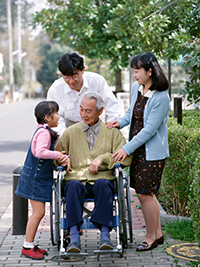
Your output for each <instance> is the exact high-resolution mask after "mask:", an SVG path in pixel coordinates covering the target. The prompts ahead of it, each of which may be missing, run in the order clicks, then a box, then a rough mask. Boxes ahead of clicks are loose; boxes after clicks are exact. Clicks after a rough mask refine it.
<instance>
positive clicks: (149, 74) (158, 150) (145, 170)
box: [107, 52, 170, 251]
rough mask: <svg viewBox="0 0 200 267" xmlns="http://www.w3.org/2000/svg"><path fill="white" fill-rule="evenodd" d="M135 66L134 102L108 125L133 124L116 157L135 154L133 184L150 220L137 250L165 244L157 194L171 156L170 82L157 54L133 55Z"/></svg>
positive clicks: (121, 126) (131, 175) (132, 171)
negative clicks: (168, 133) (122, 114)
mask: <svg viewBox="0 0 200 267" xmlns="http://www.w3.org/2000/svg"><path fill="white" fill-rule="evenodd" d="M131 67H132V69H133V71H134V74H133V77H134V78H135V80H136V82H135V83H134V84H133V86H132V91H131V105H130V107H129V109H128V110H127V112H126V114H125V116H124V117H123V118H121V119H119V120H118V121H112V122H107V126H108V128H112V127H117V128H120V129H121V128H123V127H124V126H126V125H129V124H130V131H129V142H128V143H127V144H125V145H124V146H123V147H122V148H120V149H119V150H118V151H117V152H115V153H114V155H113V157H115V161H119V160H122V161H123V160H124V159H125V158H126V156H127V155H130V154H131V153H133V161H132V164H131V167H130V186H131V187H132V188H134V189H135V191H136V193H137V196H138V198H139V201H140V204H141V207H142V212H143V215H144V219H145V223H146V237H145V240H144V241H143V243H141V244H139V245H138V247H137V249H136V250H137V251H147V250H151V249H153V248H155V247H157V245H158V244H163V243H164V237H163V235H162V232H161V224H160V207H159V204H158V201H157V198H156V194H157V192H158V189H159V187H160V182H161V176H162V172H163V169H164V165H165V159H166V157H168V156H169V148H168V140H167V120H168V115H169V109H170V99H169V95H168V92H167V89H168V86H169V83H168V80H167V78H166V76H165V75H164V73H163V71H162V69H161V67H160V65H159V63H158V61H157V59H156V57H155V56H154V55H153V54H152V53H150V52H147V53H143V54H140V55H137V56H135V57H133V59H132V61H131Z"/></svg>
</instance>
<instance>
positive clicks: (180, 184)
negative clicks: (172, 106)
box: [158, 110, 200, 243]
mask: <svg viewBox="0 0 200 267" xmlns="http://www.w3.org/2000/svg"><path fill="white" fill-rule="evenodd" d="M199 127H200V110H192V111H183V125H180V124H177V119H176V118H173V113H172V112H170V118H169V120H168V140H169V151H170V157H169V158H167V160H166V164H165V169H164V171H163V176H162V182H161V187H160V190H159V195H158V199H159V201H160V203H161V204H162V206H163V208H164V209H165V210H166V212H168V213H171V214H175V215H181V216H188V217H191V219H192V221H193V224H194V228H195V233H196V236H197V239H198V242H199V243H200V128H199Z"/></svg>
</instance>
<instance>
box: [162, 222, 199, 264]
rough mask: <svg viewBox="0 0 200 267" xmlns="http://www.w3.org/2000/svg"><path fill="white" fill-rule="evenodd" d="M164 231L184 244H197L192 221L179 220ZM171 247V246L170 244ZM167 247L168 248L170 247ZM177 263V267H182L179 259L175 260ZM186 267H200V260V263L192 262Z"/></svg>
mask: <svg viewBox="0 0 200 267" xmlns="http://www.w3.org/2000/svg"><path fill="white" fill-rule="evenodd" d="M162 228H163V230H164V231H165V232H166V233H167V234H169V235H170V236H171V237H172V238H173V239H179V240H181V241H183V242H188V243H189V242H192V243H194V242H197V240H196V238H195V233H194V228H193V225H192V221H190V220H179V219H177V220H176V221H172V222H168V223H166V224H165V225H164V226H163V227H162ZM168 245H169V244H168ZM168 245H167V246H168ZM174 262H175V263H176V267H180V266H181V265H179V264H178V262H179V259H174ZM185 265H187V266H191V267H200V260H199V261H190V262H188V263H186V264H185Z"/></svg>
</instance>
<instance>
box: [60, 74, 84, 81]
mask: <svg viewBox="0 0 200 267" xmlns="http://www.w3.org/2000/svg"><path fill="white" fill-rule="evenodd" d="M80 73H81V72H79V73H75V74H74V75H72V76H65V75H63V79H64V80H65V81H66V82H68V81H69V80H70V79H73V80H74V81H77V80H78V79H79V76H80Z"/></svg>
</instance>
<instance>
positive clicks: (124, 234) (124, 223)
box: [118, 172, 128, 248]
mask: <svg viewBox="0 0 200 267" xmlns="http://www.w3.org/2000/svg"><path fill="white" fill-rule="evenodd" d="M123 181H124V178H123V174H122V172H120V173H119V179H118V183H119V186H118V188H119V192H118V195H119V210H120V212H119V216H120V236H121V241H122V245H123V248H127V246H128V242H127V220H126V206H125V197H124V183H123Z"/></svg>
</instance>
